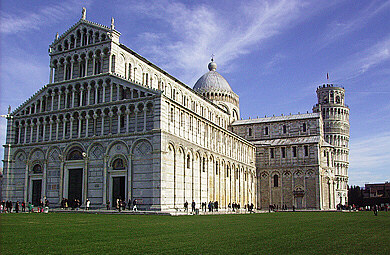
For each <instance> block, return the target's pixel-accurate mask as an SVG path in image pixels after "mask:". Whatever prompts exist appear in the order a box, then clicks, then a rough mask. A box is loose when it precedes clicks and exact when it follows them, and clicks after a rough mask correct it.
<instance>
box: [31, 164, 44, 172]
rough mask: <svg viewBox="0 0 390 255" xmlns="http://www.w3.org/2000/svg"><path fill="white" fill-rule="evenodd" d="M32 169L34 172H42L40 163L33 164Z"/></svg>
mask: <svg viewBox="0 0 390 255" xmlns="http://www.w3.org/2000/svg"><path fill="white" fill-rule="evenodd" d="M32 171H33V173H34V174H41V173H42V172H43V171H42V166H41V165H40V164H35V165H34V167H33V169H32Z"/></svg>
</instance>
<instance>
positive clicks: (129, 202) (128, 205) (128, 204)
mask: <svg viewBox="0 0 390 255" xmlns="http://www.w3.org/2000/svg"><path fill="white" fill-rule="evenodd" d="M127 207H128V208H129V211H130V207H131V198H129V201H128V202H127Z"/></svg>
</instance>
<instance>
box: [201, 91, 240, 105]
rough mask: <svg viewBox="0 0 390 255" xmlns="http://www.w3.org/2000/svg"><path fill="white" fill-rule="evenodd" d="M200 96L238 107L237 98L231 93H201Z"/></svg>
mask: <svg viewBox="0 0 390 255" xmlns="http://www.w3.org/2000/svg"><path fill="white" fill-rule="evenodd" d="M202 94H203V96H204V97H206V98H208V99H210V100H215V101H224V102H228V103H232V104H233V105H235V106H237V107H239V98H238V96H237V95H236V94H234V93H233V92H228V91H226V92H203V93H202Z"/></svg>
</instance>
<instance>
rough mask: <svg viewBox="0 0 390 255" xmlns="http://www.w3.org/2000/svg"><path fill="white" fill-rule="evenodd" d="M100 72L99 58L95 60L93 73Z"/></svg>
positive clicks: (100, 63)
mask: <svg viewBox="0 0 390 255" xmlns="http://www.w3.org/2000/svg"><path fill="white" fill-rule="evenodd" d="M101 72H102V62H101V61H100V59H98V58H97V59H96V60H95V74H100V73H101Z"/></svg>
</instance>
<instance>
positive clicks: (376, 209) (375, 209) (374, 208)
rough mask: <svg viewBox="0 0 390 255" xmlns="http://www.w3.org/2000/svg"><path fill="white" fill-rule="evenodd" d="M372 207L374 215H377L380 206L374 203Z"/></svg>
mask: <svg viewBox="0 0 390 255" xmlns="http://www.w3.org/2000/svg"><path fill="white" fill-rule="evenodd" d="M372 209H373V210H374V215H375V216H378V206H377V205H374V206H373V207H372Z"/></svg>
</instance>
